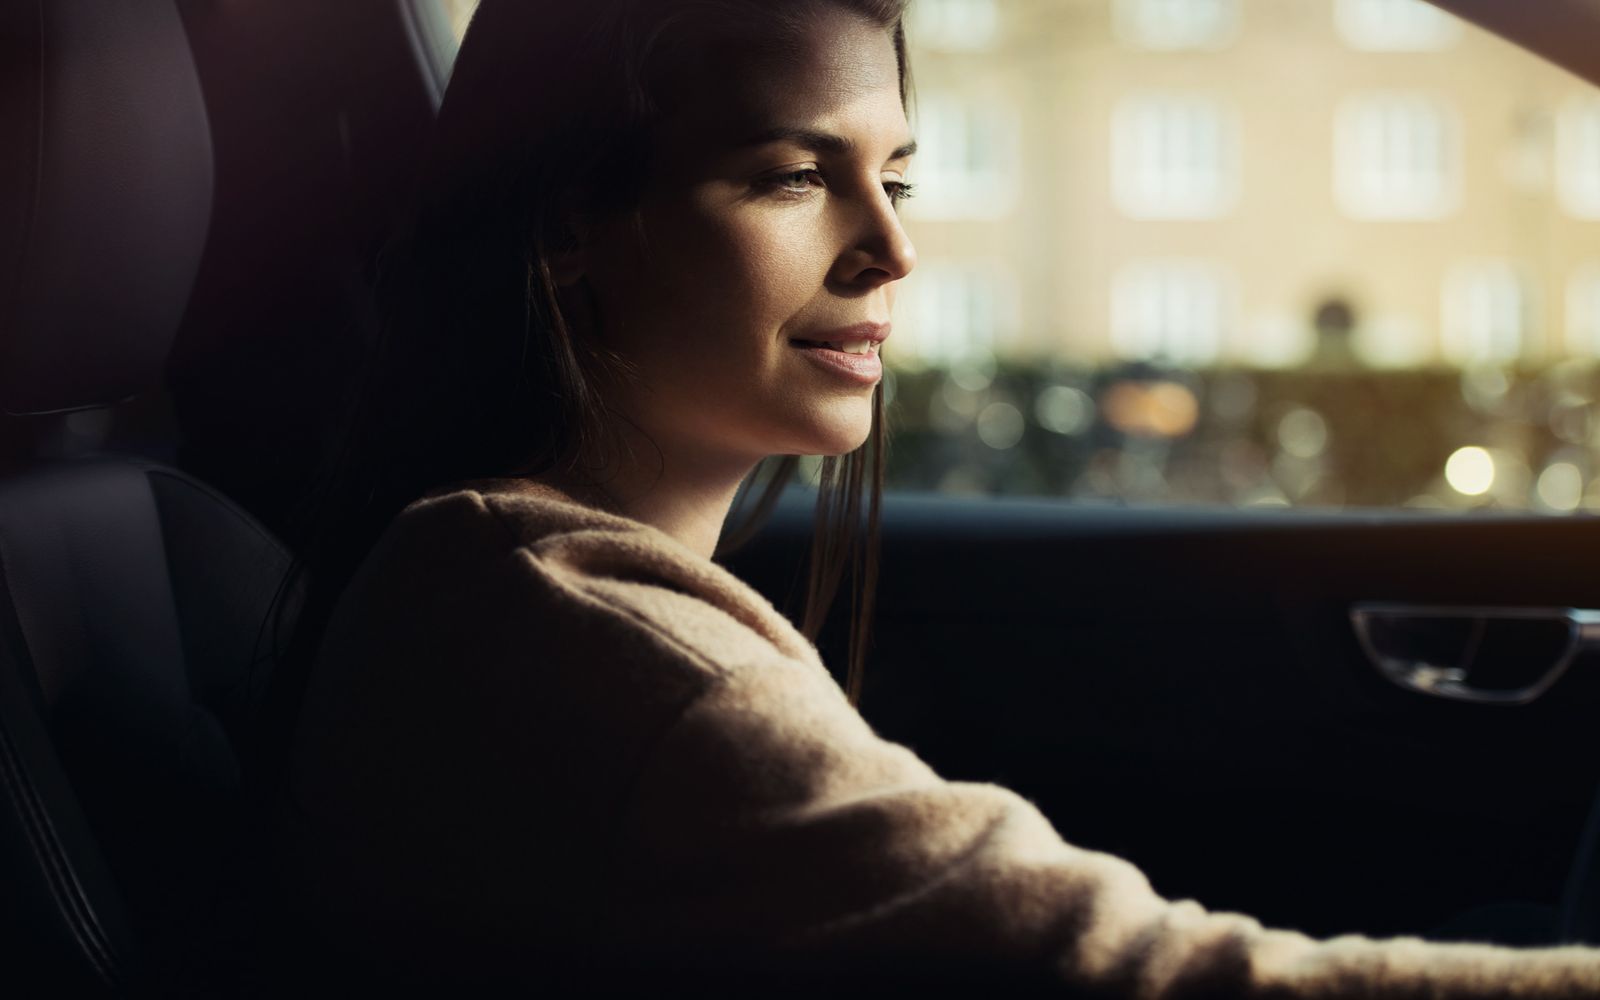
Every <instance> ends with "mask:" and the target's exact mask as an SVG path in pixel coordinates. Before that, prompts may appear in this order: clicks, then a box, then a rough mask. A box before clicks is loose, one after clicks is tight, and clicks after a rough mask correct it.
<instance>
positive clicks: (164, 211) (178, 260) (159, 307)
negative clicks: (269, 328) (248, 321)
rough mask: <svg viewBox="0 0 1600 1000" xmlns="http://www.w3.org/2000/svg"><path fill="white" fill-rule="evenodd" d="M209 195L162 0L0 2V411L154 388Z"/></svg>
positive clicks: (183, 43) (199, 118)
mask: <svg viewBox="0 0 1600 1000" xmlns="http://www.w3.org/2000/svg"><path fill="white" fill-rule="evenodd" d="M211 193H212V162H211V132H210V128H209V126H208V125H207V122H206V113H205V103H204V100H203V98H202V96H201V92H200V82H199V79H198V77H197V76H196V74H195V68H194V61H193V59H192V57H191V55H190V52H189V43H188V39H187V37H186V36H185V34H184V29H183V24H182V22H181V21H180V20H179V17H178V12H177V8H176V7H175V6H174V4H173V2H172V0H118V2H116V3H107V2H106V0H0V409H3V410H4V411H6V412H8V413H47V412H52V411H59V410H68V409H78V408H82V407H87V406H97V405H104V404H107V403H112V402H116V401H117V400H120V399H124V398H126V397H128V396H130V395H133V394H135V393H138V392H141V391H144V390H148V389H151V388H155V387H158V386H159V385H160V384H161V375H162V367H163V365H164V363H165V361H166V356H167V351H168V349H169V347H170V346H171V343H172V339H173V336H174V335H175V333H176V332H177V329H178V324H179V322H180V320H181V319H182V317H183V311H184V308H185V306H186V304H187V302H188V298H189V292H190V288H191V287H192V285H193V283H194V277H195V272H196V270H197V269H198V267H199V264H200V255H201V251H202V250H203V248H204V246H205V238H206V230H207V227H208V226H209V224H210V220H211Z"/></svg>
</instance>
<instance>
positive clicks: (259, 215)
mask: <svg viewBox="0 0 1600 1000" xmlns="http://www.w3.org/2000/svg"><path fill="white" fill-rule="evenodd" d="M1005 2H1006V0H1001V4H1002V6H1004V3H1005ZM1013 2H1020V0H1013ZM1074 2H1087V0H1074ZM1095 2H1099V0H1095ZM1272 2H1274V0H1253V4H1254V5H1255V6H1259V5H1261V4H1270V3H1272ZM1408 2H1414V0H1408ZM1247 6H1250V5H1249V4H1247ZM1439 6H1442V7H1445V8H1449V9H1451V10H1453V11H1454V12H1455V13H1456V14H1458V15H1460V16H1461V17H1463V18H1465V19H1467V20H1469V21H1471V22H1473V23H1475V24H1477V25H1479V26H1481V30H1487V31H1490V32H1493V33H1494V34H1496V35H1499V36H1500V37H1501V38H1502V39H1504V40H1506V41H1507V43H1508V44H1512V43H1514V44H1516V45H1519V46H1522V47H1525V48H1526V49H1528V50H1529V51H1530V52H1532V53H1534V54H1535V55H1536V56H1538V57H1539V58H1541V59H1543V60H1547V61H1549V62H1550V63H1553V64H1555V65H1557V66H1560V67H1563V68H1564V69H1565V70H1566V71H1569V72H1571V73H1572V74H1574V75H1575V76H1577V77H1581V78H1583V79H1585V80H1588V81H1590V82H1600V57H1597V56H1596V54H1595V53H1597V52H1600V44H1597V42H1600V8H1597V7H1596V6H1595V5H1594V4H1592V3H1590V2H1587V0H1543V2H1541V3H1539V4H1517V3H1509V2H1502V0H1448V2H1442V3H1440V4H1439ZM459 7H460V5H459V4H448V5H447V4H446V3H444V2H442V0H354V2H347V3H338V4H328V3H318V2H311V0H270V2H268V0H138V2H135V3H118V4H108V3H102V2H97V0H0V408H3V411H4V415H3V416H0V788H3V790H4V794H3V795H0V993H5V994H7V995H10V996H34V995H38V996H44V995H53V996H77V995H84V996H94V995H99V996H121V995H136V994H150V993H153V994H157V995H172V994H174V993H178V992H181V991H183V990H188V991H190V992H191V993H194V994H195V995H229V994H230V993H238V992H240V991H242V990H244V989H245V987H246V985H247V983H248V982H249V980H250V977H251V976H252V974H253V973H252V971H251V969H250V966H251V963H252V961H254V959H252V958H250V957H249V956H250V955H252V954H253V953H254V951H253V949H252V946H251V942H250V938H251V936H252V935H254V934H256V933H258V932H259V930H260V926H259V924H260V917H259V915H256V914H252V913H250V912H247V908H245V907H244V906H243V905H242V904H241V903H240V902H239V898H238V897H239V893H238V891H237V889H238V886H239V884H240V883H241V880H244V879H246V878H247V877H248V872H242V871H241V868H244V867H247V866H248V865H249V864H250V863H251V860H250V859H251V858H252V854H251V852H250V844H251V830H250V827H251V825H252V823H254V822H255V820H256V817H254V816H253V814H252V813H251V812H250V811H249V809H248V808H246V803H245V801H244V798H243V793H242V789H243V775H244V771H245V767H246V765H247V761H248V758H249V755H250V754H251V753H252V752H253V750H254V747H253V746H252V740H253V738H254V736H255V733H256V725H257V721H258V716H259V713H260V711H261V708H262V702H263V697H264V693H265V691H266V690H267V685H268V682H269V680H270V678H271V676H272V671H273V668H274V659H275V656H276V654H277V650H278V649H279V646H278V642H277V640H278V639H279V637H280V634H281V633H280V631H279V630H280V628H281V627H282V626H283V624H284V623H283V621H282V620H281V618H279V617H277V616H275V615H274V614H273V613H272V612H273V611H274V609H275V608H276V607H278V605H279V603H280V601H281V600H282V599H283V597H284V593H283V584H284V580H285V572H286V570H287V568H288V566H289V564H290V561H291V559H292V556H293V553H294V552H295V550H296V546H297V545H299V544H301V543H302V542H303V541H304V539H303V538H301V537H298V536H297V535H296V531H297V530H298V527H297V526H298V524H299V522H298V520H297V516H298V514H299V513H300V511H299V509H298V507H297V504H299V503H300V501H301V498H302V497H303V495H304V492H305V489H306V486H307V483H308V480H309V479H310V477H312V476H313V475H314V474H315V472H316V469H317V459H318V456H319V454H320V451H321V448H322V446H323V438H324V436H325V435H326V434H327V433H328V429H329V427H330V426H331V425H332V423H333V421H334V418H335V415H336V414H337V412H338V410H339V407H340V405H341V403H342V402H343V396H342V393H343V392H344V390H345V387H346V386H347V385H348V384H349V383H350V381H351V379H352V378H353V377H354V375H355V373H356V372H357V371H358V369H359V366H360V364H361V362H362V356H363V355H362V349H363V342H362V339H361V330H362V325H361V319H362V306H363V301H364V299H363V295H364V292H365V290H366V288H367V286H368V281H369V279H370V276H371V273H372V268H373V267H374V262H375V261H376V260H377V259H379V258H380V256H381V251H382V249H383V246H384V244H385V240H386V239H387V236H388V234H389V233H390V231H391V230H392V228H393V227H394V226H395V225H396V224H397V222H398V221H399V220H400V219H401V218H402V217H403V213H404V211H405V207H406V204H407V200H408V196H409V193H410V190H411V184H412V182H413V180H414V172H415V170H416V168H417V167H418V166H419V164H420V159H421V151H422V149H423V148H424V146H425V143H426V141H427V136H428V132H429V127H430V124H431V121H432V119H433V116H434V115H435V114H436V112H437V109H438V106H439V101H440V99H441V96H442V93H443V90H444V87H445V85H446V82H447V80H448V76H449V67H450V60H451V58H452V56H453V53H454V47H455V45H456V31H457V28H456V26H455V25H454V24H453V23H452V17H458V16H459V15H460V11H459ZM1593 225H1600V223H1594V224H1593ZM1592 235H1593V236H1595V237H1600V229H1596V230H1593V233H1592ZM1419 419H1420V418H1419ZM810 505H811V499H810V495H809V494H808V493H807V492H806V490H805V489H803V488H797V489H793V490H791V491H790V492H789V493H788V494H786V495H785V496H784V498H783V499H782V500H781V502H780V503H779V504H778V506H777V508H776V509H775V511H774V513H773V515H772V517H771V519H770V521H769V522H768V524H767V525H766V527H765V528H764V529H763V530H762V531H760V532H759V533H758V534H757V535H756V536H755V537H754V538H753V539H752V540H751V541H750V542H749V543H748V544H747V545H745V546H743V547H742V548H740V549H739V550H738V551H736V552H735V553H733V554H732V555H731V556H729V557H728V564H729V566H730V567H731V568H732V569H733V570H734V571H735V572H736V573H738V574H739V575H740V576H741V577H743V578H744V579H746V580H748V581H749V582H751V583H752V584H753V585H754V586H756V587H757V589H759V590H760V591H761V592H762V593H764V594H765V595H767V596H768V597H770V598H771V599H772V600H773V601H774V603H775V604H777V605H778V606H779V607H780V608H786V609H788V610H789V611H791V612H792V611H795V610H796V609H797V602H798V600H799V599H800V597H801V596H802V595H803V589H804V588H803V583H804V568H805V559H806V553H807V551H808V549H809V532H810ZM1596 553H1600V521H1597V520H1596V519H1595V518H1594V517H1593V516H1592V515H1588V514H1584V513H1581V512H1580V513H1574V514H1571V515H1566V516H1550V515H1549V514H1547V513H1534V512H1529V511H1516V510H1503V511H1481V510H1474V511H1439V510H1426V511H1424V510H1413V509H1399V508H1378V509H1355V508H1350V509H1334V508H1327V509H1305V510H1294V511H1271V510H1262V509H1255V508H1245V507H1239V508H1224V507H1217V506H1182V505H1161V504H1137V503H1131V504H1105V503H1077V502H1072V501H1071V500H1067V499H1063V498H1060V497H1044V496H1038V497H1017V496H1013V497H1000V496H952V495H939V494H936V493H934V492H931V491H914V490H900V491H896V492H892V493H891V494H890V495H889V496H888V497H887V498H886V500H885V504H884V509H883V551H882V571H881V578H880V582H879V591H878V594H879V596H878V609H877V615H876V623H875V627H874V636H875V638H874V643H873V647H872V655H871V658H870V661H869V665H868V669H867V673H866V680H865V688H864V694H863V698H862V704H861V708H862V712H863V714H864V715H865V717H866V718H867V720H868V721H869V722H870V723H871V724H872V726H873V727H874V729H875V730H877V731H878V732H879V733H880V734H881V735H882V736H884V737H885V738H887V739H890V740H893V741H896V742H900V743H903V744H905V745H907V746H909V747H911V748H912V749H913V750H915V751H916V753H917V754H918V755H919V756H921V757H922V758H923V759H925V760H927V761H928V762H929V763H930V764H931V765H932V766H933V767H934V768H935V769H936V770H937V771H939V772H940V773H941V774H942V775H944V776H946V777H948V778H951V779H959V780H973V781H992V782H996V783H999V784H1002V785H1005V786H1007V787H1009V788H1012V789H1014V790H1016V791H1017V792H1019V793H1021V794H1023V795H1024V796H1026V797H1027V798H1029V799H1030V800H1032V801H1033V802H1035V803H1036V804H1037V805H1038V806H1039V808H1040V809H1041V810H1042V811H1043V812H1044V813H1045V814H1046V815H1047V816H1049V817H1050V819H1051V820H1052V822H1053V823H1054V824H1055V826H1056V828H1057V829H1058V830H1059V831H1060V832H1061V834H1062V835H1063V837H1065V838H1066V839H1067V840H1069V841H1071V842H1073V843H1076V844H1080V845H1083V846H1086V847H1092V848H1096V849H1100V850H1105V851H1109V852H1112V853H1115V854H1118V855H1120V856H1122V857H1125V858H1128V859H1130V860H1132V861H1134V863H1136V864H1137V865H1138V866H1139V867H1140V868H1141V869H1143V870H1144V871H1145V872H1146V873H1147V874H1148V875H1149V876H1150V878H1151V880H1152V882H1153V884H1154V885H1155V887H1156V889H1157V890H1158V891H1160V892H1161V893H1162V894H1164V895H1166V896H1167V897H1169V898H1193V899H1197V900H1199V901H1201V902H1202V903H1204V905H1206V906H1207V907H1208V908H1212V909H1220V910H1235V911H1240V912H1244V913H1248V914H1250V915H1252V916H1254V917H1257V918H1259V919H1260V920H1262V921H1263V922H1264V923H1266V924H1268V925H1270V926H1282V927H1291V928H1294V929H1298V930H1301V931H1304V932H1307V933H1310V934H1313V935H1318V936H1331V935H1335V934H1343V933H1360V934H1367V935H1374V936H1392V935H1417V936H1423V937H1428V938H1433V939H1438V940H1486V941H1495V942H1500V943H1505V944H1513V945H1534V944H1552V943H1557V942H1590V943H1596V944H1600V870H1596V868H1595V866H1594V860H1593V858H1592V853H1593V850H1594V841H1595V840H1596V839H1600V811H1597V809H1600V800H1597V798H1596V793H1597V790H1600V753H1596V748H1595V740H1594V736H1593V734H1594V732H1595V730H1594V729H1593V725H1594V719H1595V718H1596V715H1597V712H1600V656H1596V652H1597V651H1600V612H1596V611H1594V610H1593V609H1600V574H1596V572H1595V570H1594V567H1595V564H1596V559H1595V554H1596ZM847 631H848V630H847V628H846V627H845V622H844V619H843V609H842V608H836V609H835V615H834V620H833V621H831V622H830V624H829V626H828V627H826V628H825V629H824V632H823V634H822V637H821V639H820V641H819V646H820V647H821V649H822V651H823V654H824V660H825V662H828V663H830V664H833V665H836V667H837V668H838V669H842V665H843V664H844V663H845V655H844V652H845V642H846V639H847V635H846V633H847ZM1463 650H1466V652H1465V653H1463ZM333 951H334V952H335V953H336V951H337V949H336V943H335V948H334V949H333ZM364 971H371V972H372V974H373V977H374V979H373V981H376V977H377V973H378V970H356V972H355V973H354V975H355V977H356V978H355V981H356V982H360V981H361V976H362V974H363V972H364Z"/></svg>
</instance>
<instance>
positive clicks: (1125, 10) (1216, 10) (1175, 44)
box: [1116, 0, 1239, 51]
mask: <svg viewBox="0 0 1600 1000" xmlns="http://www.w3.org/2000/svg"><path fill="white" fill-rule="evenodd" d="M1238 23H1239V4H1238V0H1116V28H1117V37H1118V38H1120V39H1121V40H1122V41H1123V43H1124V44H1127V45H1131V46H1134V47H1136V48H1141V49H1157V50H1163V51H1171V50H1175V49H1220V48H1222V47H1223V46H1225V45H1227V44H1228V43H1229V42H1231V41H1233V36H1234V33H1235V30H1236V28H1237V27H1238Z"/></svg>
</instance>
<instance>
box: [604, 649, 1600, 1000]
mask: <svg viewBox="0 0 1600 1000" xmlns="http://www.w3.org/2000/svg"><path fill="white" fill-rule="evenodd" d="M616 843H617V855H616V858H617V861H616V864H615V866H614V869H613V870H614V873H615V875H616V879H615V885H616V886H617V889H616V903H615V906H614V909H613V912H614V914H615V919H616V921H617V928H616V935H615V938H614V939H615V940H616V941H617V942H618V944H619V946H620V947H621V948H622V949H623V950H624V951H627V952H629V953H631V954H635V955H650V956H653V958H654V959H655V960H656V961H658V962H662V963H668V964H674V965H677V966H681V967H682V968H684V969H696V970H698V969H711V968H716V969H720V970H724V971H739V972H741V973H743V974H746V975H757V976H767V977H770V981H772V982H783V981H787V980H790V979H791V978H792V977H795V976H801V975H804V976H816V975H827V974H838V975H848V976H849V977H851V978H852V980H853V981H861V979H860V977H864V976H865V977H876V978H877V979H881V980H887V981H891V982H898V981H901V980H902V979H904V980H907V981H921V980H926V981H933V982H949V981H953V980H955V979H960V978H966V977H970V978H973V979H976V980H978V981H979V982H989V983H991V984H998V983H1001V982H1007V983H1016V984H1018V985H1019V986H1020V985H1024V984H1025V985H1027V986H1029V987H1031V988H1032V990H1038V989H1043V991H1044V992H1045V993H1046V994H1049V995H1060V996H1069V995H1070V996H1080V995H1089V996H1097V997H1099V996H1105V997H1130V998H1132V997H1138V998H1148V1000H1175V998H1179V997H1275V998H1301V997H1307V998H1310V997H1365V998H1401V997H1405V998H1413V997H1415V998H1422V997H1430V998H1446V997H1461V998H1467V997H1485V998H1487V997H1597V996H1600V950H1596V949H1590V948H1582V947H1562V948H1548V949H1537V950H1516V949H1510V948H1500V947H1494V946H1487V945H1459V944H1436V943H1425V942H1423V941H1420V940H1417V939H1410V938H1402V939H1396V940H1388V941H1379V940H1372V939H1369V938H1364V937H1355V936H1350V937H1341V938H1335V939H1332V940H1327V941H1317V940H1313V939H1311V938H1308V937H1306V936H1304V935H1301V934H1298V933H1292V932H1288V931H1279V930H1270V929H1266V928H1263V927H1262V926H1261V925H1260V924H1259V923H1258V922H1256V921H1255V920H1252V919H1251V918H1249V917H1245V916H1241V915H1237V914H1229V913H1212V912H1208V911H1207V910H1205V909H1204V908H1202V907H1201V906H1199V905H1197V904H1196V903H1193V902H1187V901H1185V902H1171V901H1168V900H1165V899H1163V898H1161V897H1159V896H1158V895H1156V893H1155V892H1154V891H1152V889H1151V887H1150V885H1149V882H1148V881H1147V880H1146V879H1145V877H1144V876H1143V875H1142V874H1141V873H1140V872H1139V871H1138V870H1137V869H1136V868H1134V867H1133V866H1132V865H1130V864H1128V863H1127V862H1124V861H1122V860H1120V859H1117V858H1114V857H1111V856H1109V855H1106V854H1102V853H1098V852H1094V851H1088V850H1082V849H1079V848H1076V847H1073V846H1072V845H1071V844H1068V843H1066V842H1065V841H1063V840H1062V839H1061V837H1060V836H1059V835H1058V834H1057V833H1056V831H1055V830H1054V829H1053V828H1052V827H1051V825H1050V823H1049V822H1048V821H1047V820H1046V819H1045V818H1044V816H1043V815H1041V814H1040V813H1039V811H1038V810H1037V809H1035V808H1034V807H1033V806H1032V805H1031V804H1030V803H1029V802H1027V801H1026V800H1025V799H1023V798H1022V797H1020V796H1018V795H1016V794H1015V793H1013V792H1010V791H1007V790H1006V789H1003V788H1000V787H997V786H994V785H987V784H970V783H959V782H948V781H944V780H942V779H941V778H939V776H938V775H936V774H935V773H934V772H933V771H932V770H931V769H929V768H928V767H927V765H925V764H924V763H923V762H922V761H920V760H919V759H918V758H917V757H916V756H915V755H914V754H913V753H912V752H911V751H910V750H908V749H906V748H905V747H902V746H899V745H896V744H892V743H889V742H887V741H884V740H882V739H879V738H878V737H877V736H876V735H875V734H873V732H872V731H871V729H870V728H869V727H868V725H867V724H866V722H865V721H864V720H863V719H862V718H861V716H860V715H859V714H857V713H856V711H855V710H854V709H853V708H852V707H851V706H850V705H849V703H848V702H847V701H846V700H845V698H844V695H843V693H842V692H841V691H840V690H839V688H838V686H837V684H835V683H834V682H833V680H832V679H831V678H830V677H828V676H827V674H826V673H825V672H823V671H821V670H819V669H814V668H813V667H811V666H810V665H807V664H803V663H798V662H795V661H787V660H783V661H777V660H774V661H773V662H770V663H763V664H760V665H751V666H749V667H747V668H743V669H739V670H734V671H729V672H728V673H726V674H725V675H724V676H722V677H720V678H719V679H717V680H715V681H714V682H712V683H711V684H709V685H708V687H707V689H706V690H705V691H704V693H703V694H702V695H701V696H700V697H698V698H697V699H696V700H695V701H694V702H693V703H692V704H691V705H690V706H689V707H688V709H687V710H686V711H685V712H684V714H683V715H682V716H681V717H680V718H679V719H678V721H677V722H676V724H675V725H674V726H673V727H672V728H671V729H670V730H669V731H668V732H667V735H666V736H665V737H664V738H663V740H662V742H661V743H660V744H659V746H658V747H657V749H656V752H655V753H654V754H652V756H651V760H650V763H649V764H648V765H647V767H646V769H645V771H644V773H643V774H642V776H641V777H640V783H639V786H638V788H637V790H636V794H635V796H634V798H633V802H632V807H631V809H630V812H629V814H628V815H627V817H626V818H625V820H624V822H623V826H622V830H621V835H620V837H619V839H618V840H617V842H616ZM1030 992H1031V990H1030Z"/></svg>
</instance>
